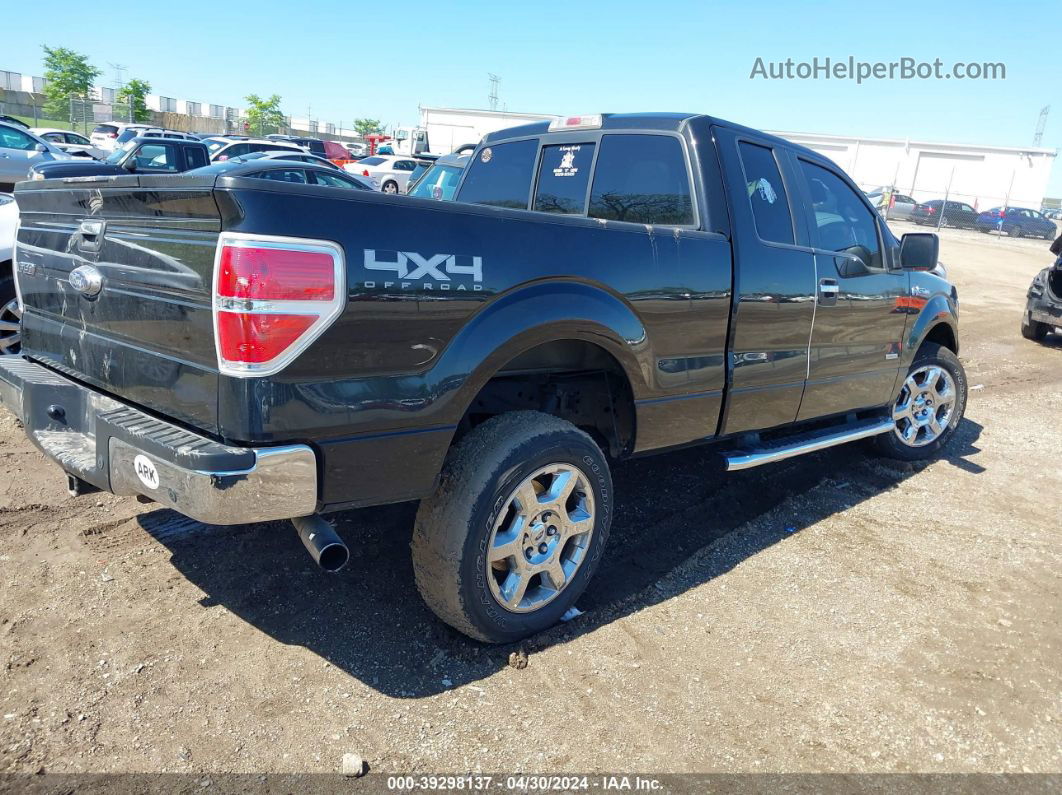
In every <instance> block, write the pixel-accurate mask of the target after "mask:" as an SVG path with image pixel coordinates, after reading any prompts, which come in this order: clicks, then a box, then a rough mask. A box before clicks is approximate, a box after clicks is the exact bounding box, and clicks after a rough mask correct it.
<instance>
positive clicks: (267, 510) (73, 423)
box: [0, 356, 317, 525]
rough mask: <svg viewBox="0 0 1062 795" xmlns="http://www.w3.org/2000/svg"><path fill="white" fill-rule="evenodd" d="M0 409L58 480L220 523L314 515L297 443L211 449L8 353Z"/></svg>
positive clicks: (311, 462)
mask: <svg viewBox="0 0 1062 795" xmlns="http://www.w3.org/2000/svg"><path fill="white" fill-rule="evenodd" d="M0 404H2V405H4V406H6V407H7V408H8V409H9V410H11V411H12V412H14V414H15V415H16V416H17V417H18V418H19V419H20V420H21V421H22V424H23V425H24V426H25V429H26V434H27V435H28V436H29V437H30V439H31V440H32V441H33V443H34V444H35V445H37V447H39V448H40V449H41V451H42V452H43V453H44V454H45V455H46V456H48V457H49V458H51V459H52V460H53V461H55V462H56V463H57V464H58V465H59V466H60V467H62V468H63V469H64V470H65V471H66V472H67V473H69V474H71V475H75V476H76V477H78V478H81V479H82V480H84V481H87V482H88V483H91V484H92V485H94V486H97V487H99V488H101V489H104V490H106V491H110V492H113V493H114V494H118V495H122V496H133V495H137V494H142V495H144V496H146V497H149V498H151V499H152V500H154V501H155V502H158V503H160V504H161V505H164V506H167V507H169V508H173V509H174V510H175V511H179V512H180V513H182V514H184V515H185V516H189V517H191V518H193V519H197V520H199V521H201V522H206V523H208V524H221V525H229V524H246V523H250V522H264V521H269V520H272V519H289V518H291V517H295V516H307V515H309V514H312V513H313V512H314V511H315V510H316V509H317V459H316V456H315V455H314V452H313V450H311V449H310V448H309V447H308V446H306V445H290V446H286V447H258V448H252V447H231V446H228V445H224V444H220V443H218V442H215V441H213V440H212V439H208V438H207V437H205V436H200V435H199V434H196V433H192V432H191V431H188V430H185V429H184V428H180V427H178V426H176V425H172V424H170V423H168V422H164V421H162V420H159V419H156V418H155V417H152V416H151V415H149V414H145V413H144V412H142V411H140V410H139V409H136V408H134V407H132V406H128V405H126V404H125V403H121V402H119V401H117V400H114V399H113V398H110V397H108V396H107V395H104V394H101V393H99V392H96V391H94V390H92V389H89V388H87V387H85V386H82V385H81V384H79V383H77V382H75V381H72V380H70V379H68V378H65V377H63V376H61V375H59V374H58V373H56V372H54V371H52V370H49V369H47V368H46V367H43V366H41V365H39V364H36V363H34V362H31V361H29V360H27V359H22V358H20V357H17V356H4V357H0Z"/></svg>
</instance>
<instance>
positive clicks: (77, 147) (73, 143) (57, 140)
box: [30, 127, 107, 160]
mask: <svg viewBox="0 0 1062 795" xmlns="http://www.w3.org/2000/svg"><path fill="white" fill-rule="evenodd" d="M30 132H31V133H34V134H35V135H38V136H40V137H41V138H43V139H44V140H45V141H47V142H48V143H50V144H55V145H56V146H58V147H59V148H60V149H62V150H63V151H64V152H66V153H67V154H68V155H76V156H78V157H92V158H95V159H96V160H102V159H103V158H105V157H106V156H107V152H106V151H105V150H103V149H100V148H99V147H98V146H96V145H94V144H93V143H92V141H90V140H89V139H88V138H86V137H85V136H84V135H82V134H81V133H76V132H73V131H72V130H59V129H56V128H55V127H31V128H30Z"/></svg>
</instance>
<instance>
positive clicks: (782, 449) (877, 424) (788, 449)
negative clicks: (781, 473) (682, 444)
mask: <svg viewBox="0 0 1062 795" xmlns="http://www.w3.org/2000/svg"><path fill="white" fill-rule="evenodd" d="M894 427H895V423H894V422H893V421H892V420H891V419H885V420H878V419H875V420H864V421H863V422H860V423H858V424H856V425H846V426H844V427H843V428H827V429H826V430H822V431H813V432H811V433H805V434H801V435H800V436H796V437H793V438H790V439H779V440H777V441H774V442H768V443H766V444H765V445H763V446H762V447H759V448H756V449H753V450H730V451H728V452H725V453H723V454H722V455H723V468H724V469H726V471H727V472H736V471H737V470H739V469H751V468H752V467H758V466H761V465H762V464H772V463H774V462H775V461H784V460H785V459H787V458H794V457H795V456H798V455H804V454H805V453H814V452H815V451H817V450H825V449H826V448H827V447H834V446H836V445H839V444H845V443H846V442H854V441H856V440H857V439H866V438H867V437H870V436H877V435H878V434H880V433H888V432H889V431H891V430H892V429H893V428H894Z"/></svg>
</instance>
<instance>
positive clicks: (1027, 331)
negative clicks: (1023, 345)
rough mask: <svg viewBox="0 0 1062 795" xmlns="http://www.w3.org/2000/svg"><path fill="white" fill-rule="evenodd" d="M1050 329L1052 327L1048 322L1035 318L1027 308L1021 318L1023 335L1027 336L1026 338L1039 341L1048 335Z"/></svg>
mask: <svg viewBox="0 0 1062 795" xmlns="http://www.w3.org/2000/svg"><path fill="white" fill-rule="evenodd" d="M1048 331H1050V329H1049V328H1048V325H1047V324H1046V323H1041V322H1039V321H1038V320H1033V319H1032V315H1030V314H1029V312H1028V310H1026V312H1025V314H1024V315H1023V316H1022V318H1021V335H1022V336H1023V337H1025V339H1027V340H1033V341H1034V342H1039V341H1040V340H1042V339H1043V338H1044V337H1046V336H1047V332H1048Z"/></svg>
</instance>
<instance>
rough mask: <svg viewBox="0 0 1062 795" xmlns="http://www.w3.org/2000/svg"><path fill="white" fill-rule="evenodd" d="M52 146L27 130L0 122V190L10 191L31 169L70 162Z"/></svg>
mask: <svg viewBox="0 0 1062 795" xmlns="http://www.w3.org/2000/svg"><path fill="white" fill-rule="evenodd" d="M72 159H73V157H72V156H71V155H68V154H67V153H66V152H64V151H63V150H62V149H60V148H59V147H58V146H56V145H55V144H51V143H48V142H47V141H45V140H44V139H43V138H40V137H38V136H36V135H34V134H33V133H31V132H29V131H28V130H23V129H22V128H20V127H14V126H12V125H10V124H2V123H0V191H8V192H10V191H12V190H13V189H14V187H15V183H16V182H21V181H22V180H24V179H26V178H27V176H28V175H29V170H30V167H31V166H35V165H37V164H38V163H47V162H48V161H49V160H72Z"/></svg>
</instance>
